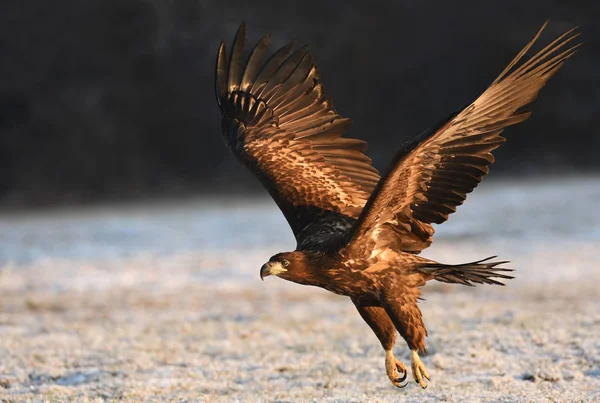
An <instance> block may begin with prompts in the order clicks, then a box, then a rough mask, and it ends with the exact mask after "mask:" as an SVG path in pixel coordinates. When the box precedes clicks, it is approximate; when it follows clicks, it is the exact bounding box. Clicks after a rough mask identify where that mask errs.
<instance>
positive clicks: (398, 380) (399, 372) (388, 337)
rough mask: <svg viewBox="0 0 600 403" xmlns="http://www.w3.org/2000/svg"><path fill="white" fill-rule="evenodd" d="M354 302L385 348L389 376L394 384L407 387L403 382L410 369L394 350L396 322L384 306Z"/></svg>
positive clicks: (386, 369)
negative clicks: (395, 354) (395, 355)
mask: <svg viewBox="0 0 600 403" xmlns="http://www.w3.org/2000/svg"><path fill="white" fill-rule="evenodd" d="M353 302H354V304H355V305H356V309H358V313H360V316H361V317H362V318H363V319H364V320H365V322H367V324H368V325H369V326H370V327H371V329H372V330H373V332H374V333H375V335H376V336H377V338H378V339H379V341H380V342H381V346H382V347H383V349H384V350H385V371H386V372H387V376H388V378H390V381H391V382H392V384H393V385H394V386H397V387H399V388H403V387H405V386H406V384H403V382H404V381H405V380H406V376H407V374H408V371H407V370H406V366H405V365H404V363H402V361H400V360H398V359H396V357H394V353H393V351H392V349H393V348H394V343H395V342H396V328H395V327H394V323H393V322H392V320H391V319H390V317H389V316H388V315H387V313H386V312H385V309H383V308H382V307H379V306H361V305H360V304H359V303H358V302H356V301H353Z"/></svg>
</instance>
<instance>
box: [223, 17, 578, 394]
mask: <svg viewBox="0 0 600 403" xmlns="http://www.w3.org/2000/svg"><path fill="white" fill-rule="evenodd" d="M545 26H546V24H544V26H542V28H541V29H540V30H539V32H538V33H537V34H536V35H535V37H534V38H533V40H531V42H529V43H528V44H527V46H525V48H524V49H523V50H522V51H521V52H519V54H517V56H516V57H515V58H514V60H513V61H512V62H510V63H509V65H508V66H507V67H506V68H505V69H504V71H503V72H502V73H501V74H500V75H499V76H498V78H496V80H494V82H493V83H492V84H491V85H490V86H489V87H488V88H487V89H486V90H485V92H483V94H481V95H480V96H479V97H478V98H477V99H476V100H475V101H474V102H473V103H471V104H470V105H468V106H467V107H466V108H464V109H463V110H461V111H458V112H456V113H454V114H452V115H451V116H450V117H449V118H448V119H446V120H445V121H444V123H442V124H441V125H439V126H438V127H435V128H432V129H428V130H426V131H425V132H423V133H422V134H421V135H419V136H418V137H416V138H415V139H414V140H412V141H410V142H408V143H407V144H406V145H405V146H404V147H403V148H402V149H401V150H400V151H399V152H398V153H397V155H396V156H395V157H394V159H393V161H392V163H391V165H390V167H389V168H388V170H387V172H386V173H385V174H384V175H383V176H382V177H380V176H379V174H378V172H377V170H376V169H375V168H373V167H372V166H371V160H370V159H369V158H368V157H366V156H365V155H364V154H363V151H364V150H365V148H366V143H365V142H364V141H361V140H357V139H353V138H347V137H343V134H344V132H345V131H346V130H347V129H348V127H349V126H350V123H351V122H350V120H349V119H347V118H343V117H342V116H340V115H338V113H337V112H336V110H335V109H334V107H333V105H332V103H331V101H330V100H329V98H327V97H326V96H325V93H324V90H323V85H322V83H321V77H320V75H319V71H318V70H317V68H316V66H315V65H314V63H313V59H312V56H311V54H310V52H309V51H308V50H307V49H306V47H301V48H299V49H297V50H295V51H293V52H292V50H293V48H294V44H293V43H290V44H288V45H286V46H283V47H282V48H281V49H279V50H277V51H276V52H275V53H274V54H273V55H271V56H270V57H269V58H268V59H267V60H266V61H264V58H265V54H266V52H267V47H268V44H269V39H270V35H266V36H265V37H264V38H262V39H261V40H260V41H258V43H257V44H256V46H255V47H254V48H253V49H252V51H251V53H250V55H249V56H248V59H247V61H246V63H245V65H244V63H243V60H242V59H243V56H244V55H243V53H244V42H245V39H246V25H245V24H242V25H241V26H240V28H239V30H238V32H237V35H236V37H235V40H234V42H233V46H232V50H231V54H230V56H229V59H227V55H226V50H225V43H224V42H222V43H221V46H220V48H219V52H218V57H217V67H216V95H217V102H218V104H219V108H220V110H221V115H222V117H223V120H222V126H221V128H222V133H223V137H224V139H225V143H226V144H227V146H228V147H229V149H230V150H231V151H232V152H233V154H234V155H235V156H236V157H237V158H238V159H239V160H240V161H241V162H242V163H243V164H244V165H245V166H246V167H247V168H248V169H249V170H250V171H252V172H253V173H254V174H255V175H256V176H257V177H258V179H259V180H260V181H261V182H262V184H263V185H264V187H265V188H266V189H267V190H268V191H269V193H270V194H271V196H272V197H273V199H274V200H275V203H277V205H278V206H279V208H280V209H281V211H282V212H283V214H284V215H285V218H286V219H287V221H288V223H289V225H290V227H291V228H292V231H293V232H294V235H295V237H296V241H297V245H296V250H295V251H293V252H283V253H279V254H277V255H275V256H273V257H271V258H270V259H269V261H268V262H267V263H265V264H264V265H263V266H262V267H261V269H260V277H261V278H263V277H265V276H269V275H275V276H278V277H281V278H283V279H285V280H289V281H293V282H295V283H299V284H304V285H313V286H317V287H321V288H325V289H326V290H329V291H331V292H334V293H336V294H341V295H346V296H348V297H350V299H351V300H352V302H353V303H354V305H355V306H356V308H357V309H358V312H359V313H360V315H361V316H362V318H363V319H364V320H365V321H366V322H367V324H368V325H369V326H370V327H371V329H372V330H373V332H375V334H376V335H377V337H378V338H379V340H380V342H381V345H382V346H383V348H384V350H385V352H386V357H385V368H386V372H387V375H388V377H389V378H390V380H391V381H392V384H394V385H395V386H398V387H402V386H405V384H404V383H403V382H404V380H405V379H406V376H407V370H406V366H405V365H404V364H403V363H402V362H401V361H399V360H397V359H396V358H395V357H394V354H393V352H392V348H393V346H394V342H395V338H396V331H398V332H400V335H401V336H402V337H403V338H404V340H406V343H407V344H408V347H409V348H410V350H411V352H412V374H413V377H414V379H415V381H416V382H417V383H418V384H419V385H421V386H422V387H423V388H425V387H427V383H426V382H425V380H424V378H426V379H428V380H429V379H430V376H429V374H428V372H427V370H426V369H425V366H424V365H423V362H422V361H421V359H420V358H419V353H420V352H425V336H426V335H427V330H426V329H425V325H424V324H423V320H422V317H421V311H420V309H419V307H418V305H417V301H418V299H419V295H420V287H421V286H423V285H424V284H425V283H426V282H427V281H429V280H437V281H442V282H445V283H457V284H463V285H468V286H472V285H474V283H477V284H496V285H503V284H502V283H501V282H500V281H499V280H503V279H510V278H512V277H511V276H509V275H507V274H506V273H507V272H510V271H512V270H510V269H506V268H500V267H499V265H501V264H503V263H506V262H498V261H490V259H493V258H495V256H494V257H493V258H487V259H483V260H480V261H477V262H472V263H464V264H457V265H449V264H443V263H438V262H435V261H432V260H429V259H426V258H424V257H420V256H419V253H420V252H421V251H422V250H423V249H425V248H427V247H428V246H429V245H430V244H431V242H432V236H433V232H434V229H433V226H432V224H441V223H443V222H444V221H446V220H447V219H448V216H449V215H450V214H451V213H453V212H454V211H456V208H457V206H459V205H460V204H462V203H463V201H464V200H465V198H466V195H467V193H469V192H471V191H472V190H473V189H474V188H475V186H477V184H478V183H479V181H480V180H481V178H482V177H483V175H485V174H486V173H487V172H488V166H489V165H490V164H491V163H493V162H494V157H493V156H492V151H493V150H494V149H496V148H497V147H499V146H500V145H501V144H502V143H503V142H504V141H505V138H504V137H502V136H501V133H502V131H503V130H504V128H505V127H507V126H510V125H514V124H516V123H520V122H523V121H524V120H526V119H527V118H528V117H529V115H530V112H528V111H526V110H523V107H525V106H526V105H528V104H529V103H531V102H532V101H533V100H534V99H535V98H536V96H537V94H538V92H539V90H540V89H541V88H542V87H543V86H544V85H545V84H546V82H547V81H548V80H549V79H550V77H552V76H553V75H554V74H555V73H556V72H557V71H558V70H559V69H560V67H561V66H562V65H563V63H564V62H565V61H566V60H567V59H568V58H569V57H571V56H572V55H573V54H574V53H575V51H576V49H577V48H578V46H579V45H578V44H577V45H573V44H572V41H573V39H575V38H576V37H577V36H578V35H579V34H578V33H576V32H575V28H574V29H572V30H570V31H568V32H566V33H565V34H564V35H562V36H560V37H559V38H557V39H556V40H554V41H553V42H552V43H550V44H549V45H547V46H546V47H544V48H543V49H542V50H540V51H539V52H538V53H536V54H535V55H534V56H532V57H530V58H529V59H523V56H524V55H525V54H526V53H527V51H528V50H529V49H530V48H531V46H532V45H533V43H534V42H535V41H536V40H537V39H538V37H539V36H540V34H541V32H542V30H543V29H544V27H545ZM569 43H571V45H569V46H567V45H568V44H569Z"/></svg>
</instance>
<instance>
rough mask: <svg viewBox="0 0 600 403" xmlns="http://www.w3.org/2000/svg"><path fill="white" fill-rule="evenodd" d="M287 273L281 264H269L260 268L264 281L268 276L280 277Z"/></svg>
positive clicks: (261, 277)
mask: <svg viewBox="0 0 600 403" xmlns="http://www.w3.org/2000/svg"><path fill="white" fill-rule="evenodd" d="M286 271H287V269H286V268H284V267H283V266H282V265H281V263H279V262H268V263H265V264H263V265H262V267H261V268H260V279H261V280H263V279H264V278H265V277H267V276H279V275H280V274H281V273H285V272H286Z"/></svg>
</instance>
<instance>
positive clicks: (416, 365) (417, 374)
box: [411, 350, 431, 389]
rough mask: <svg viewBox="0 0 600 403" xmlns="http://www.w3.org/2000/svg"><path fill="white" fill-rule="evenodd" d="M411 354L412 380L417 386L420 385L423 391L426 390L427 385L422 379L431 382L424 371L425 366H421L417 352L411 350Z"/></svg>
mask: <svg viewBox="0 0 600 403" xmlns="http://www.w3.org/2000/svg"><path fill="white" fill-rule="evenodd" d="M411 353H412V363H411V367H412V373H413V378H414V379H415V382H417V383H418V384H419V385H421V387H422V388H423V389H426V388H427V383H426V382H425V380H423V378H425V379H427V380H428V381H431V378H430V377H429V374H428V373H427V370H426V369H425V365H423V361H421V358H420V357H419V353H418V352H417V350H411Z"/></svg>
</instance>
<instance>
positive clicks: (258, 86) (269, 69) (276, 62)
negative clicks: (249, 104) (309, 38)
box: [250, 42, 294, 95]
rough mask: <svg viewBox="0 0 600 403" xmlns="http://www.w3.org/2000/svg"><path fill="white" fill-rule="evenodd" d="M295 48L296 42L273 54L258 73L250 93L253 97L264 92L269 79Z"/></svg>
mask: <svg viewBox="0 0 600 403" xmlns="http://www.w3.org/2000/svg"><path fill="white" fill-rule="evenodd" d="M293 47H294V42H290V43H288V44H287V45H284V46H282V47H281V48H279V49H278V50H277V51H276V52H275V53H273V55H272V56H271V57H270V58H269V60H267V62H266V63H265V65H264V66H263V67H262V69H261V70H260V73H258V77H256V80H255V81H254V84H253V85H252V88H251V89H250V93H251V94H252V95H257V94H258V93H260V92H261V91H262V89H263V87H264V86H265V85H266V84H267V83H268V82H269V79H270V78H271V77H272V76H273V74H274V73H275V71H277V69H278V68H279V66H280V65H281V63H283V61H284V60H285V59H286V57H287V56H288V55H289V53H290V51H291V50H292V48H293Z"/></svg>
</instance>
